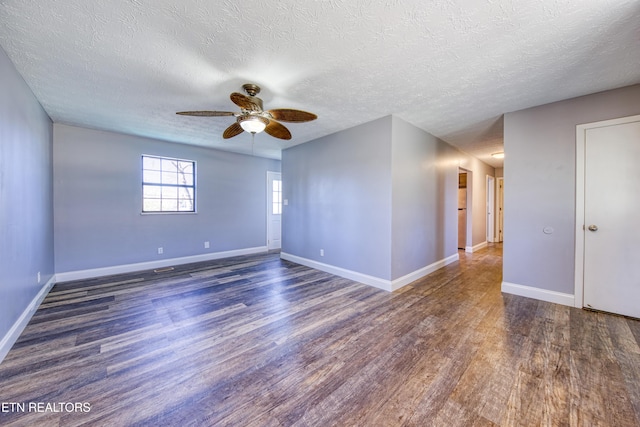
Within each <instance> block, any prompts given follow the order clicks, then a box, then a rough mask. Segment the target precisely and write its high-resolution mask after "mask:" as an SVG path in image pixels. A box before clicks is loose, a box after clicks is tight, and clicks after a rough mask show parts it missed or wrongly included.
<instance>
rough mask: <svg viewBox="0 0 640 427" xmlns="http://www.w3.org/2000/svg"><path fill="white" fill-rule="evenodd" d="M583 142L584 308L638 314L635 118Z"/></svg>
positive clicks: (638, 131)
mask: <svg viewBox="0 0 640 427" xmlns="http://www.w3.org/2000/svg"><path fill="white" fill-rule="evenodd" d="M630 119H631V118H630ZM584 140H585V143H584V160H585V161H584V231H583V233H584V301H583V302H584V306H585V307H590V308H594V309H597V310H603V311H608V312H612V313H618V314H622V315H626V316H632V317H638V318H640V226H639V223H638V219H639V218H640V191H639V190H638V185H639V184H638V183H640V167H639V166H640V165H639V161H640V117H638V116H637V117H636V118H635V119H632V121H629V122H626V123H624V122H623V123H618V122H617V121H609V122H607V123H605V125H603V126H599V127H593V128H585V129H584Z"/></svg>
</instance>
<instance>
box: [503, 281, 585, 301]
mask: <svg viewBox="0 0 640 427" xmlns="http://www.w3.org/2000/svg"><path fill="white" fill-rule="evenodd" d="M501 290H502V292H504V293H506V294H513V295H519V296H521V297H527V298H533V299H537V300H540V301H547V302H552V303H555V304H562V305H568V306H569V307H574V296H573V295H571V294H565V293H562V292H556V291H549V290H547V289H540V288H534V287H531V286H524V285H518V284H516V283H509V282H502V289H501Z"/></svg>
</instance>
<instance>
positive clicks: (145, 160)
mask: <svg viewBox="0 0 640 427" xmlns="http://www.w3.org/2000/svg"><path fill="white" fill-rule="evenodd" d="M142 168H143V169H153V170H160V159H159V158H157V157H148V156H143V157H142Z"/></svg>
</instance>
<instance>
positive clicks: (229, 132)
mask: <svg viewBox="0 0 640 427" xmlns="http://www.w3.org/2000/svg"><path fill="white" fill-rule="evenodd" d="M242 132H244V129H242V126H240V123H238V122H234V123H233V124H232V125H231V126H229V127H228V128H226V129H225V130H224V133H223V134H222V137H223V138H224V139H229V138H233V137H234V136H236V135H240V134H241V133H242Z"/></svg>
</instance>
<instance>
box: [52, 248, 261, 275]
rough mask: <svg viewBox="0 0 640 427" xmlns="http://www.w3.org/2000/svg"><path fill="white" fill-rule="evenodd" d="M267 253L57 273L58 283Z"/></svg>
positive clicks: (210, 255)
mask: <svg viewBox="0 0 640 427" xmlns="http://www.w3.org/2000/svg"><path fill="white" fill-rule="evenodd" d="M262 252H267V247H266V246H258V247H255V248H245V249H235V250H231V251H224V252H213V253H208V254H202V255H193V256H186V257H180V258H169V259H163V260H158V261H148V262H138V263H135V264H125V265H116V266H112V267H101V268H92V269H89V270H78V271H67V272H63V273H56V280H57V281H58V282H68V281H70V280H83V279H90V278H93V277H101V276H110V275H113V274H122V273H132V272H135V271H143V270H152V269H154V268H162V267H171V266H174V265H181V264H189V263H192V262H201V261H211V260H214V259H220V258H228V257H232V256H239V255H251V254H257V253H262Z"/></svg>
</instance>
